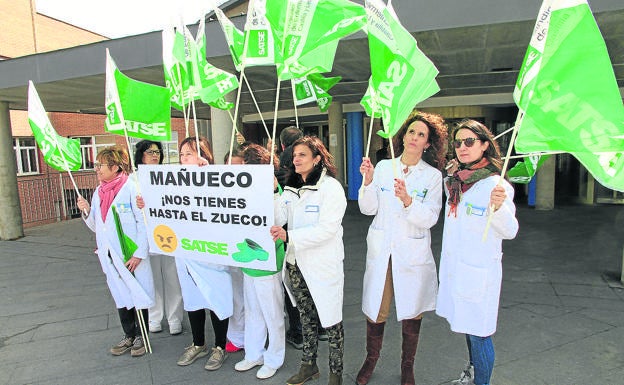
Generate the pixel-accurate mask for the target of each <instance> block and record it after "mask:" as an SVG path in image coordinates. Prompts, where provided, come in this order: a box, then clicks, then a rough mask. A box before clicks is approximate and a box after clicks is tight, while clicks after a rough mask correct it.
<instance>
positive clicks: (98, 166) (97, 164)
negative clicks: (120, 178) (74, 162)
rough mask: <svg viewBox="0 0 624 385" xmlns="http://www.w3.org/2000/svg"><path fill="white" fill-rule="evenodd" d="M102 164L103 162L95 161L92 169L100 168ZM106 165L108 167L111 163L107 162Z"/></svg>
mask: <svg viewBox="0 0 624 385" xmlns="http://www.w3.org/2000/svg"><path fill="white" fill-rule="evenodd" d="M102 166H103V164H102V163H100V162H95V163H93V168H94V169H96V170H99V169H101V168H102ZM107 166H109V167H110V166H111V165H110V164H107Z"/></svg>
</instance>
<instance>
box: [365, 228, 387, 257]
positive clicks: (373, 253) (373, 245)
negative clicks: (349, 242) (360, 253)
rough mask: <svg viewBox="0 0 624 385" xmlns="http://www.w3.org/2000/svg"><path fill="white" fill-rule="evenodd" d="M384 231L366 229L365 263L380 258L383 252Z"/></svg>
mask: <svg viewBox="0 0 624 385" xmlns="http://www.w3.org/2000/svg"><path fill="white" fill-rule="evenodd" d="M383 240H384V231H383V230H376V229H373V228H369V229H368V235H366V246H367V247H366V262H367V264H369V263H371V262H372V261H374V260H376V259H378V258H380V256H381V252H382V250H383Z"/></svg>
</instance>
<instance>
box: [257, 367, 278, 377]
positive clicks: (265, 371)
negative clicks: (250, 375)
mask: <svg viewBox="0 0 624 385" xmlns="http://www.w3.org/2000/svg"><path fill="white" fill-rule="evenodd" d="M275 372H277V369H273V368H269V367H268V366H266V365H262V367H261V368H260V369H259V370H258V373H256V377H257V378H259V379H261V380H266V379H267V378H271V377H273V376H274V375H275Z"/></svg>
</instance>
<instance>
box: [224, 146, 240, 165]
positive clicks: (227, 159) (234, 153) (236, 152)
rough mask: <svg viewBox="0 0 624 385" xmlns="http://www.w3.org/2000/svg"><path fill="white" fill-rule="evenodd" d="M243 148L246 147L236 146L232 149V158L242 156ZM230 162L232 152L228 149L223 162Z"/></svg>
mask: <svg viewBox="0 0 624 385" xmlns="http://www.w3.org/2000/svg"><path fill="white" fill-rule="evenodd" d="M243 150H244V148H243V147H241V146H239V147H234V149H233V150H232V158H242V157H243ZM229 163H230V152H229V151H228V152H227V153H226V154H225V156H224V157H223V164H229Z"/></svg>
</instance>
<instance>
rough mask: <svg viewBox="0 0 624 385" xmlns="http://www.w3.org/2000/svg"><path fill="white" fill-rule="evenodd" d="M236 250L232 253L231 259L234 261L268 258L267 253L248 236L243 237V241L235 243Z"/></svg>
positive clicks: (245, 261) (263, 259)
mask: <svg viewBox="0 0 624 385" xmlns="http://www.w3.org/2000/svg"><path fill="white" fill-rule="evenodd" d="M236 247H238V252H236V253H234V254H232V259H234V260H235V261H236V262H243V263H247V262H251V261H255V260H258V261H266V260H268V259H269V253H268V252H267V251H266V250H264V249H263V248H262V246H260V245H259V244H257V243H256V242H254V241H253V240H251V239H249V238H245V241H244V242H241V243H237V244H236Z"/></svg>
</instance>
